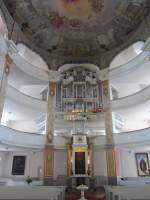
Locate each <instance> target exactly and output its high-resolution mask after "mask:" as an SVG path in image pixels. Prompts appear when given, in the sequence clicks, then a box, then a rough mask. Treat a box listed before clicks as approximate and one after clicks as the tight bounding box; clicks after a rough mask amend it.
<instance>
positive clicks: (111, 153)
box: [102, 80, 117, 185]
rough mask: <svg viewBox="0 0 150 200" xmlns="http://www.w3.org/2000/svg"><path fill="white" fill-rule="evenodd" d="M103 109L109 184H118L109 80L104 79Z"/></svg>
mask: <svg viewBox="0 0 150 200" xmlns="http://www.w3.org/2000/svg"><path fill="white" fill-rule="evenodd" d="M102 97H103V109H104V116H105V131H106V161H107V176H108V185H117V170H116V155H115V146H114V139H113V124H112V110H111V102H110V87H109V80H104V81H102Z"/></svg>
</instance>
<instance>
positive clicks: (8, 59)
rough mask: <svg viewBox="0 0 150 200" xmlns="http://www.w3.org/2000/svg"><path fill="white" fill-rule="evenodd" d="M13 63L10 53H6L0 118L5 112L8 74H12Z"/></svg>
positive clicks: (0, 99)
mask: <svg viewBox="0 0 150 200" xmlns="http://www.w3.org/2000/svg"><path fill="white" fill-rule="evenodd" d="M12 63H13V60H12V58H11V57H10V56H9V55H8V54H6V56H5V63H4V68H3V72H2V77H1V80H0V120H1V118H2V114H3V108H4V102H5V96H6V89H7V84H8V76H9V74H10V67H11V64H12Z"/></svg>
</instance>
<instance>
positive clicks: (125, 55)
mask: <svg viewBox="0 0 150 200" xmlns="http://www.w3.org/2000/svg"><path fill="white" fill-rule="evenodd" d="M143 46H144V42H143V41H138V42H135V43H134V44H132V45H131V46H130V47H128V48H127V49H125V50H123V51H122V52H121V53H119V54H118V55H117V56H116V57H115V58H114V59H113V60H112V62H111V64H110V68H115V67H118V66H120V65H124V64H126V63H128V62H129V61H130V60H132V59H134V58H135V57H136V56H137V55H139V54H140V53H141V52H142V49H143Z"/></svg>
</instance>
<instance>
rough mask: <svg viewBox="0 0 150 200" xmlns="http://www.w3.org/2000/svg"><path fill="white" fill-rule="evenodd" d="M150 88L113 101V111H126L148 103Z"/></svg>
mask: <svg viewBox="0 0 150 200" xmlns="http://www.w3.org/2000/svg"><path fill="white" fill-rule="evenodd" d="M149 94H150V86H147V87H146V88H144V89H142V90H140V91H138V92H136V93H134V94H132V95H129V96H125V97H121V98H118V99H115V100H112V101H111V105H112V110H119V109H126V108H129V107H132V106H135V105H138V104H141V103H144V102H146V101H149V99H150V96H149Z"/></svg>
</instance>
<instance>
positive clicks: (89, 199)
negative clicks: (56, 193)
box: [66, 195, 106, 200]
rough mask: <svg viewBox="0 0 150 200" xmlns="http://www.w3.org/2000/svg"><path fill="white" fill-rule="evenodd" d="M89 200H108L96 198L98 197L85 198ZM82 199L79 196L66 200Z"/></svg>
mask: <svg viewBox="0 0 150 200" xmlns="http://www.w3.org/2000/svg"><path fill="white" fill-rule="evenodd" d="M85 198H86V199H88V200H106V197H102V198H96V197H85ZM78 199H80V197H77V196H74V195H72V196H70V197H66V200H78Z"/></svg>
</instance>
